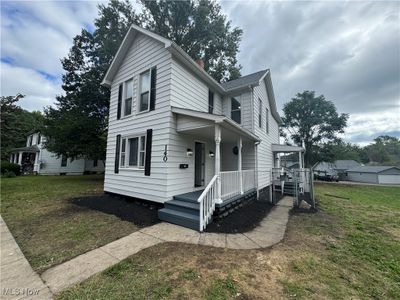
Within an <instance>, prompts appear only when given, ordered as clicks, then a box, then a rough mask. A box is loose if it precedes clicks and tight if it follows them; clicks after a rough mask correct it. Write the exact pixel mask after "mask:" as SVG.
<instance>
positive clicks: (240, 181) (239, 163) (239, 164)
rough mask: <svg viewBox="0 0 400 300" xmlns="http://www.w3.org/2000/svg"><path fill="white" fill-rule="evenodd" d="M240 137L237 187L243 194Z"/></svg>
mask: <svg viewBox="0 0 400 300" xmlns="http://www.w3.org/2000/svg"><path fill="white" fill-rule="evenodd" d="M242 146H243V142H242V137H239V141H238V151H239V153H238V171H239V187H240V193H241V194H243V174H242Z"/></svg>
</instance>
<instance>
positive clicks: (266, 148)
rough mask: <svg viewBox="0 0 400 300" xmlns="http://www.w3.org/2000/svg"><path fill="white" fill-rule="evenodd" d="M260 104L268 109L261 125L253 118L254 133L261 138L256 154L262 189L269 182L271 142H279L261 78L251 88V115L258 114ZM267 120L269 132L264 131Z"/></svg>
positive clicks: (277, 130)
mask: <svg viewBox="0 0 400 300" xmlns="http://www.w3.org/2000/svg"><path fill="white" fill-rule="evenodd" d="M258 99H261V102H262V106H263V107H265V108H266V109H268V111H269V114H268V117H266V118H262V124H261V127H259V126H258V118H254V123H253V126H254V127H253V128H254V133H255V134H256V135H257V136H258V137H259V138H260V139H261V143H260V144H259V145H258V147H257V155H258V187H259V189H262V188H264V187H266V186H268V185H270V184H271V178H270V177H271V176H270V174H271V168H273V167H274V161H273V155H272V149H271V145H272V144H279V127H278V123H277V122H276V120H275V119H274V118H272V116H271V115H270V111H271V107H270V103H269V99H268V96H267V89H266V85H265V82H264V81H263V80H262V81H261V83H260V85H259V86H256V87H254V89H253V103H254V107H253V115H254V116H258V113H259V106H260V105H259V100H258ZM267 120H268V122H269V133H268V134H267V132H266V129H265V128H266V121H267Z"/></svg>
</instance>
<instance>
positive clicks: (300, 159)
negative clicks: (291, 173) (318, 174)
mask: <svg viewBox="0 0 400 300" xmlns="http://www.w3.org/2000/svg"><path fill="white" fill-rule="evenodd" d="M302 168H303V160H302V158H301V151H299V169H300V170H301V169H302Z"/></svg>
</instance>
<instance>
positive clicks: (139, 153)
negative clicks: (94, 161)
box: [120, 135, 146, 168]
mask: <svg viewBox="0 0 400 300" xmlns="http://www.w3.org/2000/svg"><path fill="white" fill-rule="evenodd" d="M145 150H146V137H145V136H144V135H142V136H134V137H126V138H123V139H122V142H121V157H120V166H121V167H138V168H143V167H144V162H145Z"/></svg>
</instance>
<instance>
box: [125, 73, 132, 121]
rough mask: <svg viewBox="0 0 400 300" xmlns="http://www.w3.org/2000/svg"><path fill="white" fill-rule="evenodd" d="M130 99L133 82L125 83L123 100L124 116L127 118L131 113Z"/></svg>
mask: <svg viewBox="0 0 400 300" xmlns="http://www.w3.org/2000/svg"><path fill="white" fill-rule="evenodd" d="M132 98H133V80H132V79H130V80H128V81H126V82H125V100H124V116H129V115H130V114H131V113H132Z"/></svg>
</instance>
